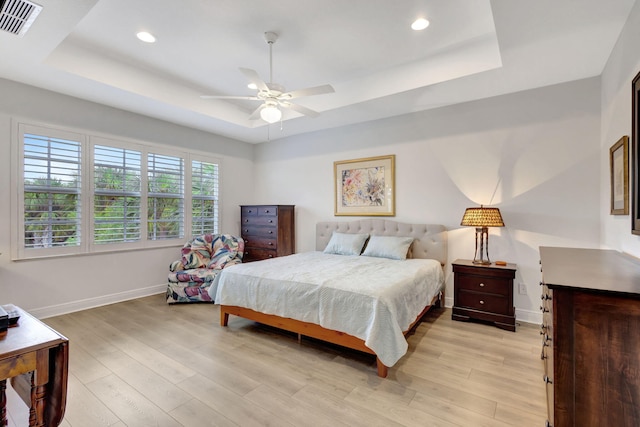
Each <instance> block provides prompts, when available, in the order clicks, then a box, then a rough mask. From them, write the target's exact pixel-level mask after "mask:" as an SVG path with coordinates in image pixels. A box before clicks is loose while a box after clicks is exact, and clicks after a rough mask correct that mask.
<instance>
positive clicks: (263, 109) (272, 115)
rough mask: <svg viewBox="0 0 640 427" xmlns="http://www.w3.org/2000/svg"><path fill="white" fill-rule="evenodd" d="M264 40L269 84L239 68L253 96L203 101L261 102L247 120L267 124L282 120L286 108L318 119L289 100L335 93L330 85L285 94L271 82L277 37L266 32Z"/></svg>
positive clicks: (315, 113) (312, 113)
mask: <svg viewBox="0 0 640 427" xmlns="http://www.w3.org/2000/svg"><path fill="white" fill-rule="evenodd" d="M264 39H265V41H266V42H267V44H268V45H269V83H265V81H264V80H262V79H261V78H260V76H259V75H258V73H257V72H256V71H254V70H251V69H249V68H240V72H242V74H244V75H245V77H246V78H247V79H248V80H249V81H250V82H251V83H253V84H254V85H255V88H256V89H258V93H257V94H256V95H255V96H218V95H202V96H200V98H203V99H248V100H251V101H261V102H262V104H261V105H260V106H259V107H258V108H256V110H255V111H254V112H253V113H252V114H251V115H250V116H249V120H256V119H258V118H261V119H262V120H264V121H265V122H267V123H275V122H277V121H278V120H280V119H281V118H282V110H281V109H280V108H288V109H290V110H293V111H295V112H297V113H300V114H303V115H305V116H309V117H318V116H319V115H320V113H318V112H317V111H314V110H312V109H310V108H307V107H303V106H302V105H299V104H294V103H293V102H290V100H292V99H295V98H302V97H304V96H312V95H321V94H324V93H332V92H335V90H334V89H333V87H332V86H331V85H322V86H315V87H309V88H306V89H298V90H294V91H290V92H287V91H286V90H285V88H284V86H282V85H280V84H278V83H274V82H273V44H274V43H275V42H276V40H278V35H277V34H276V33H274V32H271V31H267V32H266V33H264Z"/></svg>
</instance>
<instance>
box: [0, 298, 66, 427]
mask: <svg viewBox="0 0 640 427" xmlns="http://www.w3.org/2000/svg"><path fill="white" fill-rule="evenodd" d="M18 311H19V312H20V320H19V321H18V325H17V326H15V327H11V328H9V330H8V331H7V332H6V334H4V335H3V336H1V337H0V378H1V379H2V380H0V418H1V419H0V422H1V423H2V425H6V423H7V413H6V404H7V399H6V395H5V389H6V381H7V379H8V378H11V385H12V386H13V388H14V389H15V391H16V392H17V393H18V395H19V396H20V397H21V398H22V400H24V402H25V403H26V404H27V406H29V408H30V410H29V426H30V427H31V426H37V427H40V426H47V427H51V426H57V425H59V424H60V422H61V421H62V418H63V416H64V409H65V406H66V401H67V378H68V367H69V341H68V340H67V338H65V337H64V336H62V335H60V334H59V333H58V332H56V331H55V330H53V329H51V328H50V327H49V326H47V325H45V324H44V323H42V322H40V321H39V320H38V319H36V318H35V317H33V316H31V315H30V314H29V313H27V312H25V311H24V310H20V309H18Z"/></svg>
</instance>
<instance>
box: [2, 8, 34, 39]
mask: <svg viewBox="0 0 640 427" xmlns="http://www.w3.org/2000/svg"><path fill="white" fill-rule="evenodd" d="M0 6H1V7H2V9H1V10H0V30H2V31H7V32H9V33H11V34H16V35H18V36H19V37H22V36H24V34H25V33H26V32H27V30H28V29H29V27H30V26H31V24H33V21H35V19H36V18H37V17H38V14H39V13H40V11H41V10H42V6H40V5H38V4H35V3H32V2H30V1H26V0H0Z"/></svg>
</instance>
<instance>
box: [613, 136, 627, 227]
mask: <svg viewBox="0 0 640 427" xmlns="http://www.w3.org/2000/svg"><path fill="white" fill-rule="evenodd" d="M609 171H610V174H611V176H610V181H611V210H610V213H611V215H629V137H628V136H627V135H625V136H623V137H622V138H620V139H619V140H618V142H616V143H615V144H613V145H612V146H611V148H609Z"/></svg>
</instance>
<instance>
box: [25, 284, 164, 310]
mask: <svg viewBox="0 0 640 427" xmlns="http://www.w3.org/2000/svg"><path fill="white" fill-rule="evenodd" d="M166 290H167V285H166V284H162V285H153V286H149V287H146V288H139V289H134V290H131V291H125V292H119V293H117V294H110V295H103V296H99V297H96V298H87V299H83V300H79V301H72V302H68V303H64V304H58V305H51V306H48V307H42V308H35V309H30V310H29V314H31V315H32V316H34V317H36V318H38V319H46V318H47V317H53V316H60V315H62V314H68V313H73V312H74V311H80V310H86V309H89V308H95V307H100V306H103V305H109V304H113V303H116V302H122V301H128V300H132V299H136V298H142V297H148V296H150V295H156V294H160V293H163V292H166Z"/></svg>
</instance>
